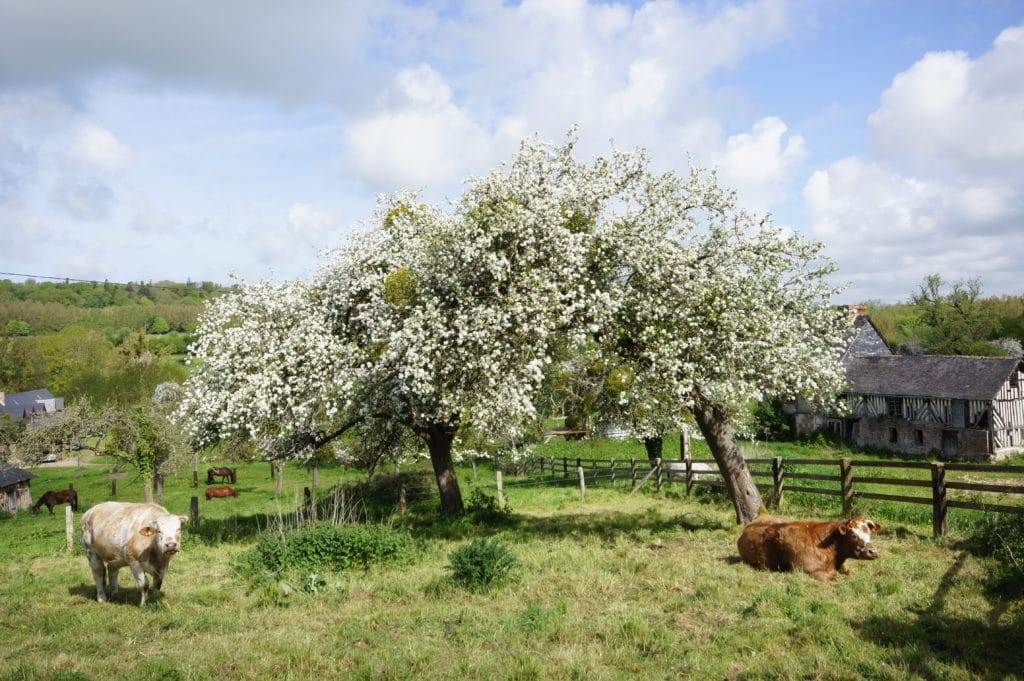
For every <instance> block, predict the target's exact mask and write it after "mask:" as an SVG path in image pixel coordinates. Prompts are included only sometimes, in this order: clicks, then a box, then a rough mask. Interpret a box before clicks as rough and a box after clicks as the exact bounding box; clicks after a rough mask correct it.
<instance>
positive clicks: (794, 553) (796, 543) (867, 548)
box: [737, 515, 882, 580]
mask: <svg viewBox="0 0 1024 681" xmlns="http://www.w3.org/2000/svg"><path fill="white" fill-rule="evenodd" d="M880 529H882V526H881V525H879V524H878V523H876V522H875V521H873V520H866V519H864V518H853V519H851V520H834V521H831V522H815V521H809V520H803V521H800V520H787V519H785V518H779V517H777V516H767V515H759V516H758V517H757V518H755V519H754V521H753V522H751V523H750V524H749V525H747V526H746V527H745V528H743V534H741V535H740V538H739V541H738V542H737V546H738V547H739V550H740V557H741V558H742V559H743V562H744V563H747V564H748V565H752V566H754V567H756V568H761V569H763V570H764V569H767V570H779V571H788V570H801V571H803V572H806V573H807V574H809V575H811V576H812V577H814V578H816V579H821V580H828V579H832V578H833V577H835V575H836V572H837V571H838V572H842V573H843V574H846V573H847V572H849V571H850V568H849V567H847V566H846V564H845V561H846V560H847V559H848V558H855V559H860V560H874V559H875V558H878V549H877V548H875V547H874V546H873V545H872V544H871V535H872V534H874V533H875V532H878V531H879V530H880Z"/></svg>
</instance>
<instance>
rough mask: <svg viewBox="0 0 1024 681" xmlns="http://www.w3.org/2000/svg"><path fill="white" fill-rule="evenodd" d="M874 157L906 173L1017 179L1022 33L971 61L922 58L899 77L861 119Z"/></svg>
mask: <svg viewBox="0 0 1024 681" xmlns="http://www.w3.org/2000/svg"><path fill="white" fill-rule="evenodd" d="M868 122H869V125H870V128H871V133H872V138H873V141H874V149H875V152H876V153H877V154H878V156H879V157H881V158H883V159H885V160H888V161H890V162H892V163H894V164H897V165H899V166H901V167H906V168H907V169H909V170H910V171H911V172H920V173H926V174H934V173H937V172H945V173H951V174H958V173H965V172H969V173H974V174H985V175H1002V174H1005V173H1011V174H1014V175H1016V176H1017V178H1024V28H1022V27H1014V28H1009V29H1006V30H1005V31H1003V32H1002V33H1001V34H1000V35H999V37H998V38H997V39H996V40H995V43H994V45H993V47H992V49H991V50H990V51H989V52H987V53H985V54H984V55H982V56H980V57H979V58H978V59H975V60H972V59H971V58H970V57H969V56H968V55H967V54H966V53H964V52H929V53H928V54H926V55H924V57H922V58H921V60H920V61H918V62H917V63H916V64H914V65H913V66H911V67H910V68H909V69H907V70H906V71H904V72H902V73H900V74H898V75H897V76H896V77H895V78H894V79H893V82H892V85H891V86H890V87H889V88H888V89H887V90H886V91H885V92H884V93H883V94H882V98H881V105H880V106H879V108H878V110H877V111H876V112H875V113H873V114H872V115H871V117H870V118H869V119H868Z"/></svg>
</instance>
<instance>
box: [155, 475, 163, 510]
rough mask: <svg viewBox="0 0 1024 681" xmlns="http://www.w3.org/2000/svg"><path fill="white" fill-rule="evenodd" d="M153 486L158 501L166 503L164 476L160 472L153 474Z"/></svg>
mask: <svg viewBox="0 0 1024 681" xmlns="http://www.w3.org/2000/svg"><path fill="white" fill-rule="evenodd" d="M153 488H154V490H155V491H156V503H158V504H162V503H164V476H162V475H160V474H159V473H157V474H156V475H154V476H153Z"/></svg>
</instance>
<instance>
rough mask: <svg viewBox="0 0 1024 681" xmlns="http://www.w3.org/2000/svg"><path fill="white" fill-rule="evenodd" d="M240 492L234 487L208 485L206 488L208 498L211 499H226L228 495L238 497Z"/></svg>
mask: <svg viewBox="0 0 1024 681" xmlns="http://www.w3.org/2000/svg"><path fill="white" fill-rule="evenodd" d="M237 496H238V492H236V491H235V488H234V487H228V486H227V485H224V486H223V487H207V488H206V500H207V501H209V500H210V499H226V498H227V497H237Z"/></svg>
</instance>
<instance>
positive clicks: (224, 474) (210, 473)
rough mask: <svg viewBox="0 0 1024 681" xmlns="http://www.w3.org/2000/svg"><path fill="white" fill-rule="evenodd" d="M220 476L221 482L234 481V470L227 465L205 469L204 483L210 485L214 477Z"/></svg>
mask: <svg viewBox="0 0 1024 681" xmlns="http://www.w3.org/2000/svg"><path fill="white" fill-rule="evenodd" d="M215 477H216V478H220V481H221V482H234V481H235V472H234V471H233V470H231V469H230V468H228V467H227V466H217V467H215V468H207V469H206V484H207V485H212V484H213V479H214V478H215Z"/></svg>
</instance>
